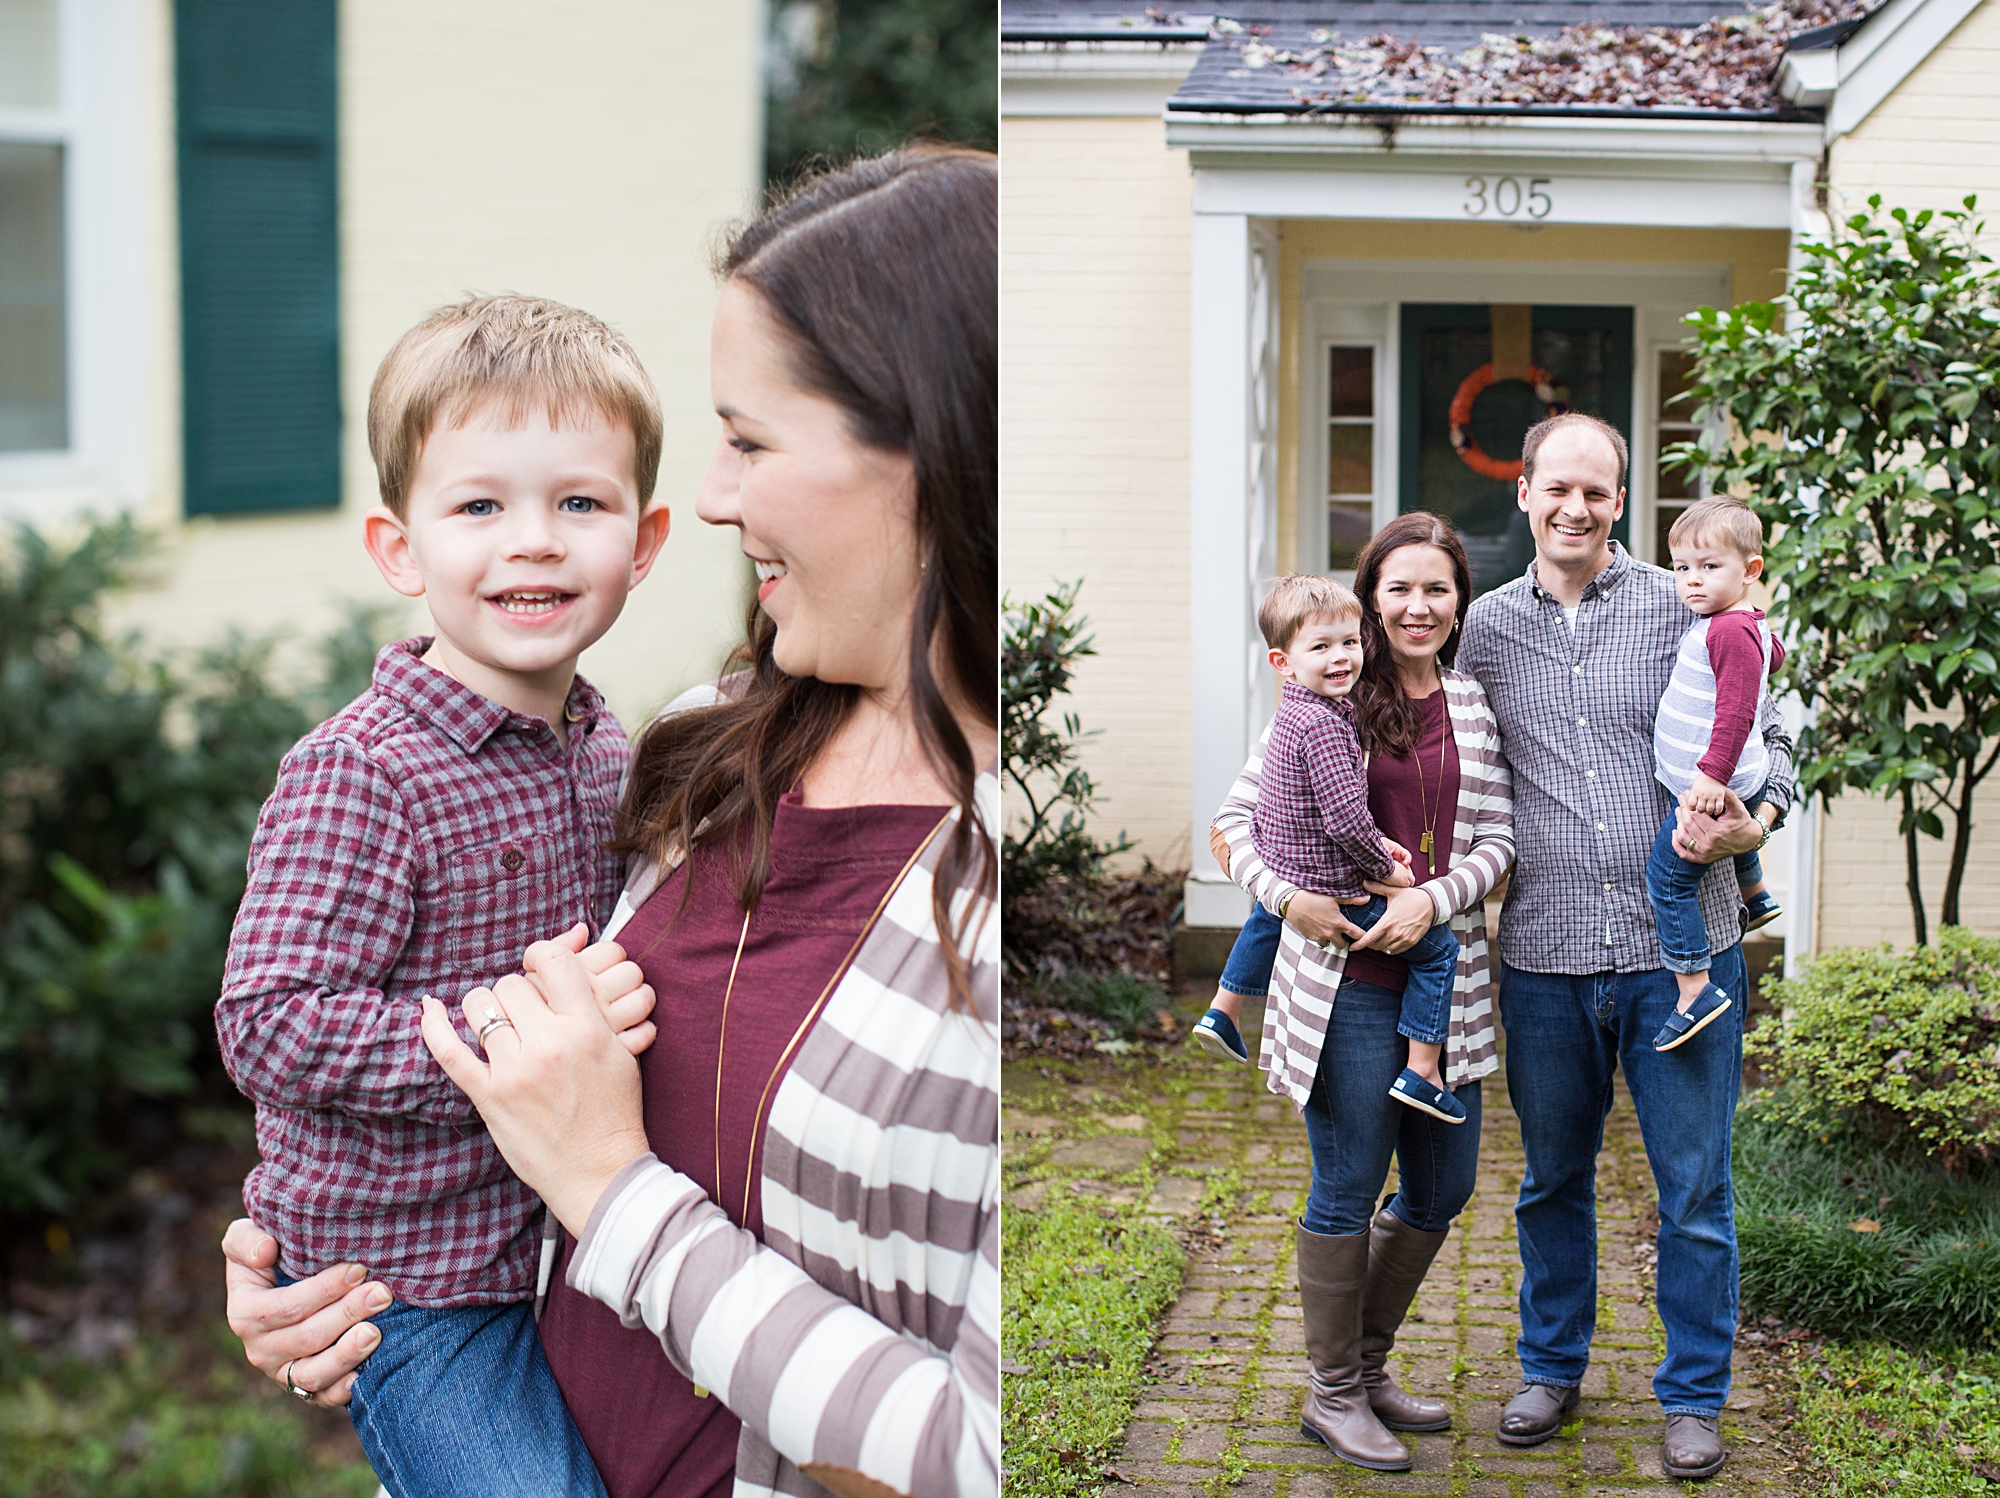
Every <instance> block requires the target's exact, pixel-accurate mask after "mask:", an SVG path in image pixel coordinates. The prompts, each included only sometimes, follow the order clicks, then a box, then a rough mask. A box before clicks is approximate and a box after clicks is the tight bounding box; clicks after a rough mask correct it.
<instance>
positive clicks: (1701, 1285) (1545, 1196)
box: [1500, 944, 1747, 1416]
mask: <svg viewBox="0 0 2000 1498" xmlns="http://www.w3.org/2000/svg"><path fill="white" fill-rule="evenodd" d="M1711 972H1712V973H1713V975H1714V981H1715V982H1716V983H1717V984H1719V985H1721V986H1722V987H1723V988H1724V989H1725V990H1727V991H1728V992H1730V993H1743V992H1745V990H1746V988H1747V983H1746V975H1745V972H1744V967H1743V948H1742V946H1741V945H1740V944H1739V945H1737V946H1733V947H1730V948H1729V949H1728V950H1727V951H1723V952H1718V953H1716V954H1715V960H1714V964H1713V967H1712V968H1711ZM1678 996H1679V990H1678V988H1677V987H1676V986H1675V984H1674V979H1673V975H1672V974H1671V973H1669V972H1666V971H1664V970H1662V969H1657V968H1656V969H1654V970H1653V971H1651V972H1645V973H1593V974H1588V975H1585V976H1581V977H1575V976H1570V975H1568V974H1561V973H1529V972H1522V971H1521V970H1520V969H1518V968H1514V967H1503V968H1502V973H1501V982H1500V1017H1501V1022H1502V1024H1503V1025H1504V1026H1505V1027H1506V1032H1507V1088H1508V1092H1509V1094H1510V1095H1511V1098H1512V1101H1513V1104H1514V1111H1515V1113H1516V1114H1517V1115H1519V1117H1520V1120H1521V1146H1522V1150H1523V1152H1524V1153H1525V1154H1526V1156H1527V1170H1526V1172H1525V1173H1524V1174H1523V1176H1522V1179H1521V1197H1520V1201H1519V1203H1518V1204H1517V1205H1516V1207H1515V1209H1514V1217H1515V1224H1516V1228H1517V1231H1518V1236H1519V1240H1520V1250H1521V1337H1520V1340H1519V1342H1518V1343H1517V1344H1516V1346H1517V1348H1518V1350H1519V1352H1520V1357H1521V1374H1522V1377H1523V1378H1525V1379H1526V1380H1527V1382H1529V1383H1531V1384H1548V1385H1551V1386H1554V1387H1556V1388H1571V1387H1574V1386H1575V1385H1577V1384H1580V1383H1581V1382H1582V1381H1583V1374H1584V1370H1585V1368H1587V1367H1588V1366H1589V1363H1590V1339H1591V1336H1592V1334H1593V1333H1594V1332H1595V1331H1596V1328H1597V1190H1596V1186H1597V1154H1598V1151H1599V1150H1600V1149H1601V1148H1602V1147H1603V1144H1604V1118H1605V1115H1606V1114H1607V1113H1609V1112H1610V1111H1611V1096H1612V1093H1611V1079H1612V1076H1613V1074H1614V1073H1615V1072H1616V1071H1617V1070H1618V1068H1619V1067H1620V1066H1623V1067H1624V1068H1625V1086H1626V1089H1627V1090H1628V1091H1629V1092H1630V1093H1631V1095H1632V1105H1633V1107H1634V1109H1635V1110H1636V1111H1637V1113H1638V1115H1639V1132H1640V1135H1641V1137H1642V1138H1643V1139H1644V1140H1645V1144H1646V1159H1647V1162H1648V1163H1649V1164H1650V1165H1651V1166H1652V1168H1653V1182H1654V1185H1655V1186H1656V1187H1657V1188H1658V1190H1659V1197H1660V1231H1659V1237H1658V1240H1657V1242H1658V1247H1659V1253H1660V1259H1659V1280H1658V1287H1657V1295H1656V1299H1657V1302H1658V1306H1659V1312H1660V1320H1661V1322H1663V1323H1664V1324H1665V1326H1666V1331H1667V1356H1666V1360H1665V1361H1664V1362H1662V1363H1661V1364H1660V1367H1659V1371H1658V1372H1657V1373H1655V1374H1654V1376H1653V1394H1654V1396H1655V1397H1656V1398H1657V1399H1658V1400H1659V1401H1660V1404H1661V1406H1662V1408H1663V1409H1664V1410H1665V1411H1666V1413H1668V1414H1670V1415H1675V1414H1685V1415H1707V1416H1715V1415H1719V1414H1720V1413H1721V1412H1722V1403H1723V1401H1724V1400H1725V1399H1727V1398H1728V1397H1729V1354H1730V1350H1731V1348H1732V1347H1733V1346H1734V1344H1735V1340H1736V1216H1735V1206H1734V1199H1733V1197H1732V1195H1731V1190H1730V1182H1729V1134H1730V1124H1731V1121H1732V1120H1733V1119H1734V1117H1735V1113H1736V1095H1737V1089H1738V1087H1739V1085H1740V1084H1741V1082H1742V1078H1743V1006H1742V1005H1741V1004H1736V1005H1732V1006H1731V1008H1730V1010H1729V1012H1728V1013H1726V1014H1724V1015H1723V1016H1722V1017H1721V1018H1720V1019H1718V1020H1716V1021H1715V1022H1714V1023H1713V1024H1711V1025H1710V1026H1709V1027H1708V1028H1707V1029H1706V1030H1705V1031H1703V1032H1702V1036H1701V1040H1700V1043H1699V1044H1696V1045H1685V1046H1681V1047H1680V1048H1679V1049H1677V1050H1672V1051H1666V1052H1661V1051H1655V1050H1654V1049H1653V1037H1654V1035H1656V1034H1657V1033H1658V1032H1659V1029H1660V1027H1661V1026H1662V1025H1663V1024H1665V1023H1666V1019H1667V1016H1668V1014H1670V1013H1672V1012H1673V1009H1674V1006H1675V1003H1676V1001H1677V999H1678Z"/></svg>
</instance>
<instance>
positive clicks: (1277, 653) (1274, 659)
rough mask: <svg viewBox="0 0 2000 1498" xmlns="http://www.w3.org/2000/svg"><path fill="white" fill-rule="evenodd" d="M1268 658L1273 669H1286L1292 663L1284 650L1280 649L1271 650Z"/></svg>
mask: <svg viewBox="0 0 2000 1498" xmlns="http://www.w3.org/2000/svg"><path fill="white" fill-rule="evenodd" d="M1268 659H1269V660H1270V662H1271V669H1272V670H1273V671H1283V670H1286V669H1287V668H1289V667H1290V666H1291V664H1292V663H1291V660H1290V659H1289V658H1288V657H1287V656H1286V654H1285V652H1284V651H1282V650H1273V651H1271V652H1270V654H1269V657H1268Z"/></svg>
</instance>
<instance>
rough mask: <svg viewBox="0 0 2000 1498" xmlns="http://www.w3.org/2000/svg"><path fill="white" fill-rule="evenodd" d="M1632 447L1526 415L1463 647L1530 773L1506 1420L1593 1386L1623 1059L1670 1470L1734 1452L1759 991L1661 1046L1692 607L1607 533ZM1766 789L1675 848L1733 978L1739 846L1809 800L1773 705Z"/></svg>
mask: <svg viewBox="0 0 2000 1498" xmlns="http://www.w3.org/2000/svg"><path fill="white" fill-rule="evenodd" d="M1625 466H1626V448H1625V442H1624V439H1623V438H1622V437H1621V436H1620V435H1619V434H1618V432H1617V431H1616V430H1615V429H1613V428H1612V427H1610V426H1607V425H1606V424H1605V423H1603V422H1601V421H1598V420H1597V419H1595V418H1594V417H1589V416H1584V415H1582V414H1580V413H1570V414H1566V415H1562V416H1557V417H1553V418H1551V419H1550V420H1549V421H1546V422H1544V423H1542V424H1541V425H1540V426H1537V427H1536V428H1534V429H1533V430H1532V431H1531V432H1529V434H1528V436H1527V440H1526V442H1525V443H1524V447H1523V473H1522V476H1521V479H1520V485H1519V502H1520V506H1521V508H1522V509H1523V510H1524V511H1526V512H1527V516H1528V522H1529V527H1530V529H1531V530H1532V532H1533V534H1534V539H1535V560H1534V562H1533V563H1532V564H1530V566H1529V568H1528V571H1527V574H1526V575H1525V576H1523V577H1519V578H1516V579H1515V580H1514V581H1512V582H1510V583H1508V584H1506V585H1505V586H1503V587H1500V588H1497V589H1495V590H1494V591H1493V592H1491V593H1489V594H1487V595H1486V596H1485V597H1483V598H1481V599H1479V600H1478V601H1477V602H1476V603H1474V604H1473V606H1472V607H1471V609H1470V610H1469V611H1468V612H1467V614H1466V618H1465V640H1464V643H1463V644H1462V645H1461V646H1460V647H1459V657H1458V664H1459V667H1460V669H1461V670H1466V671H1470V672H1471V673H1472V674H1473V675H1474V676H1476V677H1477V678H1478V679H1479V682H1480V684H1481V685H1482V686H1484V687H1485V688H1486V695H1487V697H1488V699H1489V700H1490V701H1491V703H1492V705H1493V711H1494V713H1495V715H1496V716H1497V717H1498V719H1499V721H1500V733H1501V739H1502V743H1503V745H1504V748H1505V750H1506V755H1507V761H1508V763H1509V764H1510V765H1511V766H1512V767H1513V771H1514V837H1515V842H1516V846H1517V848H1518V850H1519V854H1518V859H1517V862H1516V864H1515V867H1514V874H1513V883H1512V887H1511V889H1510V891H1509V893H1508V897H1507V905H1506V910H1505V913H1504V915H1503V916H1502V919H1501V922H1500V955H1501V960H1502V970H1501V973H1502V976H1501V986H1500V1015H1501V1022H1502V1024H1503V1025H1504V1027H1505V1029H1506V1035H1507V1088H1508V1094H1509V1096H1510V1098H1511V1100H1512V1102H1513V1104H1514V1108H1515V1111H1516V1112H1517V1113H1518V1114H1519V1115H1520V1120H1521V1142H1522V1147H1523V1151H1524V1153H1525V1154H1526V1157H1527V1170H1526V1172H1525V1174H1524V1176H1523V1178H1522V1182H1521V1194H1520V1200H1519V1203H1518V1204H1517V1206H1516V1208H1515V1218H1516V1223H1517V1227H1518V1237H1519V1241H1520V1247H1521V1264H1522V1272H1521V1291H1520V1309H1521V1336H1520V1341H1519V1343H1518V1348H1519V1352H1520V1358H1521V1372H1522V1377H1523V1380H1524V1384H1525V1386H1524V1387H1523V1388H1522V1390H1521V1391H1520V1393H1518V1394H1516V1395H1515V1396H1514V1398H1513V1399H1512V1400H1511V1401H1510V1402H1509V1403H1508V1405H1507V1407H1506V1410H1505V1411H1504V1412H1503V1414H1502V1417H1501V1423H1500V1429H1499V1437H1500V1440H1501V1441H1502V1442H1504V1443H1506V1444H1508V1445H1513V1446H1532V1445H1537V1444H1539V1443H1540V1442H1542V1441H1545V1440H1547V1439H1548V1438H1549V1437H1550V1436H1552V1435H1554V1434H1555V1433H1556V1432H1557V1431H1558V1430H1559V1429H1560V1428H1561V1426H1562V1424H1563V1422H1564V1420H1565V1419H1567V1418H1569V1416H1570V1414H1571V1412H1572V1411H1574V1410H1575V1408H1576V1406H1577V1403H1578V1385H1580V1384H1581V1383H1582V1381H1583V1375H1584V1370H1585V1368H1586V1367H1587V1366H1588V1364H1589V1357H1590V1339H1591V1335H1592V1332H1593V1330H1594V1329H1595V1323H1596V1308H1597V1225H1596V1215H1595V1213H1596V1196H1595V1184H1594V1183H1595V1176H1596V1160H1597V1153H1598V1150H1599V1148H1600V1146H1601V1144H1602V1142H1603V1123H1604V1117H1605V1114H1606V1113H1607V1112H1608V1111H1609V1110H1610V1107H1611V1098H1612V1076H1613V1073H1614V1072H1616V1070H1617V1069H1618V1068H1619V1067H1620V1066H1623V1067H1624V1070H1625V1084H1626V1087H1627V1088H1628V1090H1629V1091H1630V1092H1631V1094H1632V1102H1633V1106H1634V1108H1635V1109H1636V1110H1637V1112H1638V1115H1639V1122H1640V1128H1641V1130H1642V1132H1643V1135H1644V1138H1645V1141H1646V1153H1647V1159H1648V1160H1649V1162H1650V1163H1651V1165H1652V1167H1653V1174H1654V1179H1655V1180H1656V1182H1657V1183H1658V1186H1659V1193H1660V1233H1659V1255H1660V1257H1659V1280H1658V1294H1657V1300H1658V1307H1659V1313H1660V1319H1661V1321H1662V1322H1663V1323H1664V1324H1665V1327H1666V1333H1667V1355H1666V1358H1665V1360H1664V1361H1663V1362H1662V1363H1661V1364H1660V1367H1659V1371H1658V1373H1657V1374H1656V1375H1655V1377H1654V1380H1653V1392H1654V1394H1655V1396H1656V1397H1657V1398H1658V1399H1659V1401H1660V1404H1661V1407H1662V1409H1663V1411H1664V1412H1665V1414H1666V1433H1665V1439H1664V1442H1663V1445H1662V1452H1661V1455H1662V1464H1663V1466H1664V1468H1665V1470H1666V1472H1667V1473H1668V1475H1669V1476H1672V1477H1684V1478H1693V1477H1706V1476H1709V1475H1710V1474H1712V1473H1714V1472H1715V1471H1717V1470H1719V1469H1720V1468H1721V1466H1722V1463H1723V1460H1724V1457H1725V1452H1724V1450H1723V1446H1722V1439H1721V1434H1720V1429H1719V1424H1718V1421H1719V1418H1720V1416H1721V1413H1722V1406H1723V1401H1724V1400H1725V1399H1726V1398H1727V1397H1728V1394H1729V1357H1730V1351H1731V1348H1732V1347H1733V1345H1734V1341H1735V1333H1736V1231H1735V1221H1734V1217H1733V1215H1732V1203H1731V1192H1730V1180H1729V1140H1730V1124H1731V1120H1732V1118H1733V1116H1734V1113H1735V1108H1736V1098H1737V1089H1738V1085H1739V1083H1740V1081H1741V1077H1742V1042H1743V1020H1742V1013H1743V1006H1740V1005H1739V1006H1737V1007H1736V1009H1735V1010H1734V1012H1733V1014H1732V1015H1731V1016H1729V1017H1726V1018H1725V1019H1724V1020H1721V1021H1718V1022H1717V1023H1716V1024H1715V1025H1713V1026H1711V1027H1710V1029H1711V1032H1715V1031H1720V1032H1721V1033H1720V1034H1719V1035H1717V1036H1716V1043H1714V1044H1712V1045H1711V1046H1710V1047H1708V1048H1707V1049H1706V1050H1704V1049H1703V1048H1701V1047H1696V1046H1683V1047H1681V1048H1680V1049H1679V1050H1675V1051H1669V1052H1664V1053H1663V1052H1659V1051H1655V1050H1654V1049H1653V1044H1652V1042H1653V1036H1654V1035H1655V1034H1656V1033H1657V1032H1658V1030H1659V1028H1660V1026H1661V1025H1662V1024H1664V1023H1665V1022H1666V1017H1667V1015H1668V1014H1669V1013H1671V1012H1672V1011H1673V1009H1674V1007H1675V1003H1676V1001H1677V996H1678V990H1677V988H1676V986H1675V983H1674V978H1673V974H1672V973H1669V972H1666V971H1664V970H1663V969H1661V967H1660V965H1659V963H1660V958H1659V945H1658V942H1657V940H1656V938H1655V936H1654V929H1653V914H1652V909H1651V906H1650V904H1649V902H1648V900H1647V898H1646V883H1645V870H1646V856H1647V852H1648V850H1649V849H1650V847H1651V844H1652V840H1653V837H1654V834H1655V833H1656V832H1657V830H1658V828H1659V826H1660V823H1661V821H1662V819H1663V818H1664V817H1665V815H1666V813H1667V811H1668V809H1669V807H1670V805H1671V797H1670V796H1669V794H1668V792H1667V791H1666V789H1665V788H1664V787H1662V786H1661V785H1660V784H1659V782H1658V781H1657V780H1655V778H1654V774H1653V768H1654V767H1653V751H1652V733H1653V718H1654V713H1655V711H1656V709H1657V708H1658V706H1659V702H1660V697H1661V694H1662V693H1663V692H1664V691H1665V689H1666V685H1667V681H1668V678H1669V676H1670V675H1671V674H1672V671H1673V663H1674V657H1675V655H1676V653H1677V652H1678V649H1679V646H1680V639H1681V636H1682V635H1683V634H1684V633H1685V632H1686V631H1687V628H1688V626H1689V625H1690V624H1691V623H1692V622H1693V615H1692V614H1691V613H1690V612H1689V610H1688V609H1687V608H1686V607H1685V606H1684V605H1683V604H1682V603H1681V602H1680V600H1679V599H1678V597H1677V596H1676V594H1675V590H1674V583H1673V578H1672V576H1671V575H1670V574H1669V573H1667V572H1664V571H1662V570H1660V569H1659V568H1657V567H1648V566H1646V565H1644V564H1643V563H1639V562H1635V561H1634V560H1633V559H1632V557H1631V556H1630V554H1629V553H1627V552H1626V551H1625V550H1624V549H1623V548H1622V547H1620V546H1619V545H1618V544H1617V543H1616V542H1614V541H1613V540H1612V539H1611V526H1612V523H1613V522H1614V521H1616V520H1617V519H1618V517H1619V516H1620V514H1622V513H1623V511H1624V505H1625V490H1624V475H1625ZM1759 729H1760V731H1761V732H1762V733H1763V735H1764V739H1765V742H1766V745H1767V746H1768V748H1769V750H1770V754H1771V760H1772V774H1771V780H1772V782H1773V783H1772V785H1771V786H1770V787H1768V788H1767V790H1766V795H1767V796H1768V797H1769V798H1770V799H1768V800H1765V801H1762V802H1760V804H1759V805H1758V806H1757V807H1756V808H1755V810H1754V814H1753V812H1752V811H1751V810H1749V809H1746V808H1745V807H1744V806H1743V804H1742V803H1741V802H1740V801H1738V800H1737V799H1736V798H1735V797H1734V796H1733V795H1732V796H1731V797H1730V798H1729V804H1728V807H1727V809H1726V810H1725V812H1724V813H1723V815H1722V816H1721V817H1720V818H1714V819H1711V818H1708V817H1704V816H1702V815H1701V814H1699V813H1693V812H1685V811H1684V812H1683V813H1682V815H1681V822H1682V830H1681V832H1680V833H1679V835H1678V842H1677V849H1678V851H1679V852H1680V853H1681V854H1682V856H1684V857H1687V858H1689V859H1691V860H1693V861H1695V862H1703V861H1708V862H1709V863H1710V870H1709V874H1708V876H1707V878H1706V879H1705V880H1704V881H1703V883H1702V885H1701V890H1700V898H1701V907H1702V915H1703V918H1704V922H1705V924H1706V926H1707V928H1708V943H1709V947H1710V949H1711V952H1712V954H1713V965H1712V969H1711V970H1712V972H1713V973H1714V981H1715V982H1717V983H1718V984H1720V985H1721V986H1722V987H1724V988H1725V989H1727V990H1728V991H1730V992H1732V993H1740V992H1743V991H1744V990H1745V988H1746V987H1747V981H1746V975H1745V971H1744V966H1743V949H1742V945H1741V940H1740V935H1741V933H1740V926H1739V916H1738V909H1739V907H1738V899H1737V891H1736V884H1735V881H1734V879H1733V878H1732V877H1731V872H1730V862H1729V858H1728V856H1727V855H1731V854H1735V853H1741V852H1746V851H1748V850H1750V849H1753V848H1758V847H1761V846H1762V845H1763V842H1764V840H1765V839H1766V838H1768V837H1769V835H1770V829H1771V828H1773V827H1774V826H1775V825H1776V824H1777V822H1778V821H1779V820H1780V819H1781V818H1782V817H1783V815H1784V813H1785V810H1786V809H1787V807H1788V806H1789V804H1790V800H1791V790H1790V788H1791V763H1792V761H1791V741H1790V740H1789V739H1788V738H1786V737H1785V735H1784V733H1783V732H1782V731H1781V729H1780V727H1779V724H1778V722H1777V715H1776V712H1775V710H1774V709H1770V708H1769V707H1768V705H1767V708H1766V711H1765V714H1764V716H1763V718H1762V719H1760V721H1759Z"/></svg>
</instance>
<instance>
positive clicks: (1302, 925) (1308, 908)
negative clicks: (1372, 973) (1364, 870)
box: [1285, 889, 1368, 947]
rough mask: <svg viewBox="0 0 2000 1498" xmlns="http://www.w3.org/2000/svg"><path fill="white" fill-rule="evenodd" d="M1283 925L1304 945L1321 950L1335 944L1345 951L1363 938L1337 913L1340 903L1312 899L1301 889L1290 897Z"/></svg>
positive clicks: (1356, 902)
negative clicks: (1311, 943) (1315, 944)
mask: <svg viewBox="0 0 2000 1498" xmlns="http://www.w3.org/2000/svg"><path fill="white" fill-rule="evenodd" d="M1348 903H1349V904H1352V905H1365V904H1367V903H1368V902H1367V901H1366V900H1351V901H1349V902H1348ZM1285 924H1286V925H1287V926H1290V927H1291V928H1292V929H1293V930H1294V931H1296V932H1298V933H1299V935H1301V936H1303V937H1304V938H1305V939H1306V940H1307V941H1310V942H1317V943H1318V944H1319V945H1320V946H1322V947H1324V946H1328V945H1331V944H1332V943H1334V942H1336V941H1337V942H1339V943H1340V945H1341V946H1343V947H1345V946H1347V945H1349V944H1350V943H1352V942H1354V941H1357V940H1359V939H1360V938H1361V937H1362V936H1363V935H1364V934H1365V933H1364V932H1363V931H1362V929H1361V928H1360V927H1359V926H1356V925H1354V924H1353V923H1351V922H1350V921H1349V920H1348V919H1347V917H1346V916H1344V915H1342V914H1341V913H1340V901H1338V900H1336V899H1334V897H1333V896H1332V895H1316V894H1314V893H1313V892H1312V891H1311V890H1305V889H1302V890H1300V891H1299V892H1298V893H1297V894H1295V895H1293V896H1292V903H1291V904H1289V905H1287V906H1286V907H1285Z"/></svg>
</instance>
